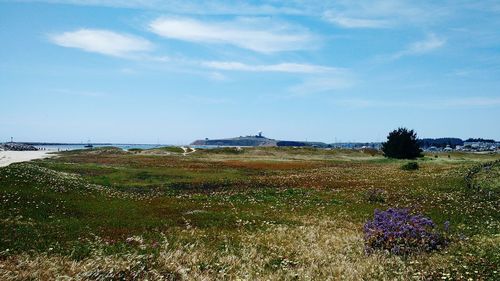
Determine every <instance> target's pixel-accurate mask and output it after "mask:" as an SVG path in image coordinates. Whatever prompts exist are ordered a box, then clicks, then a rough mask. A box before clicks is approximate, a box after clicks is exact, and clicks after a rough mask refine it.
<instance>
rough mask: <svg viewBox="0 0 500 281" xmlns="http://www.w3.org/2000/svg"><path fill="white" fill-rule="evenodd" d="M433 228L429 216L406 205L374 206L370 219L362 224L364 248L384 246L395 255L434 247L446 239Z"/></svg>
mask: <svg viewBox="0 0 500 281" xmlns="http://www.w3.org/2000/svg"><path fill="white" fill-rule="evenodd" d="M434 228H435V225H434V223H433V222H432V220H431V219H429V218H427V217H424V216H422V215H419V214H410V212H409V210H408V209H388V210H387V211H380V210H375V216H374V218H373V220H372V221H368V222H367V223H366V224H365V226H364V233H365V249H366V251H367V252H368V253H371V252H373V251H374V250H387V251H389V252H390V253H392V254H396V255H409V254H412V253H416V252H429V251H433V250H437V249H440V248H441V247H442V246H444V245H445V243H446V240H445V238H444V236H443V235H441V234H440V233H438V232H437V231H435V230H434Z"/></svg>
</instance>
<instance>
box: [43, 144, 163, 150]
mask: <svg viewBox="0 0 500 281" xmlns="http://www.w3.org/2000/svg"><path fill="white" fill-rule="evenodd" d="M85 145H87V144H85V143H83V144H40V145H35V147H36V148H38V149H40V150H49V151H69V150H77V149H87V148H86V147H85ZM93 146H94V148H98V147H118V148H121V149H123V150H129V149H132V148H140V149H151V148H157V147H162V146H172V145H168V144H113V143H112V144H93Z"/></svg>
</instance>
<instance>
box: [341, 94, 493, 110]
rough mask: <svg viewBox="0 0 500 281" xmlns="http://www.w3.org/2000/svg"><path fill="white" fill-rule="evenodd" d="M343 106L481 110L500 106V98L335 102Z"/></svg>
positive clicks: (347, 100)
mask: <svg viewBox="0 0 500 281" xmlns="http://www.w3.org/2000/svg"><path fill="white" fill-rule="evenodd" d="M335 103H336V104H338V105H341V106H348V107H353V108H418V109H440V110H441V109H443V108H481V107H497V106H500V98H491V97H463V98H449V99H428V100H426V101H425V102H421V101H407V100H405V101H403V100H400V101H386V100H373V99H344V100H337V101H335Z"/></svg>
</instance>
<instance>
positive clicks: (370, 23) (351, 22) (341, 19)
mask: <svg viewBox="0 0 500 281" xmlns="http://www.w3.org/2000/svg"><path fill="white" fill-rule="evenodd" d="M323 18H324V19H325V20H326V21H328V22H331V23H333V24H336V25H339V26H341V27H346V28H384V27H388V26H389V25H390V23H389V22H388V21H387V20H380V19H365V18H354V17H349V16H344V15H341V14H336V13H334V12H332V11H328V12H326V13H325V14H324V16H323Z"/></svg>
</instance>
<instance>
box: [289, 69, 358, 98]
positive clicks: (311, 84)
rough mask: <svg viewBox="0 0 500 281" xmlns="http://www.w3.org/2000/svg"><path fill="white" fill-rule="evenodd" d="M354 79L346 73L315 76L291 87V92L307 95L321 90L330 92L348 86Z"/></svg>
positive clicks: (351, 84)
mask: <svg viewBox="0 0 500 281" xmlns="http://www.w3.org/2000/svg"><path fill="white" fill-rule="evenodd" d="M353 84H354V81H353V80H352V79H351V78H350V77H348V76H347V75H346V74H342V75H338V76H334V77H315V78H310V79H306V80H305V81H304V82H302V83H301V84H298V85H295V86H293V87H291V88H290V89H289V90H290V91H291V92H292V93H295V94H299V95H307V94H313V93H321V92H331V91H338V90H343V89H347V88H350V87H351V86H353Z"/></svg>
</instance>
